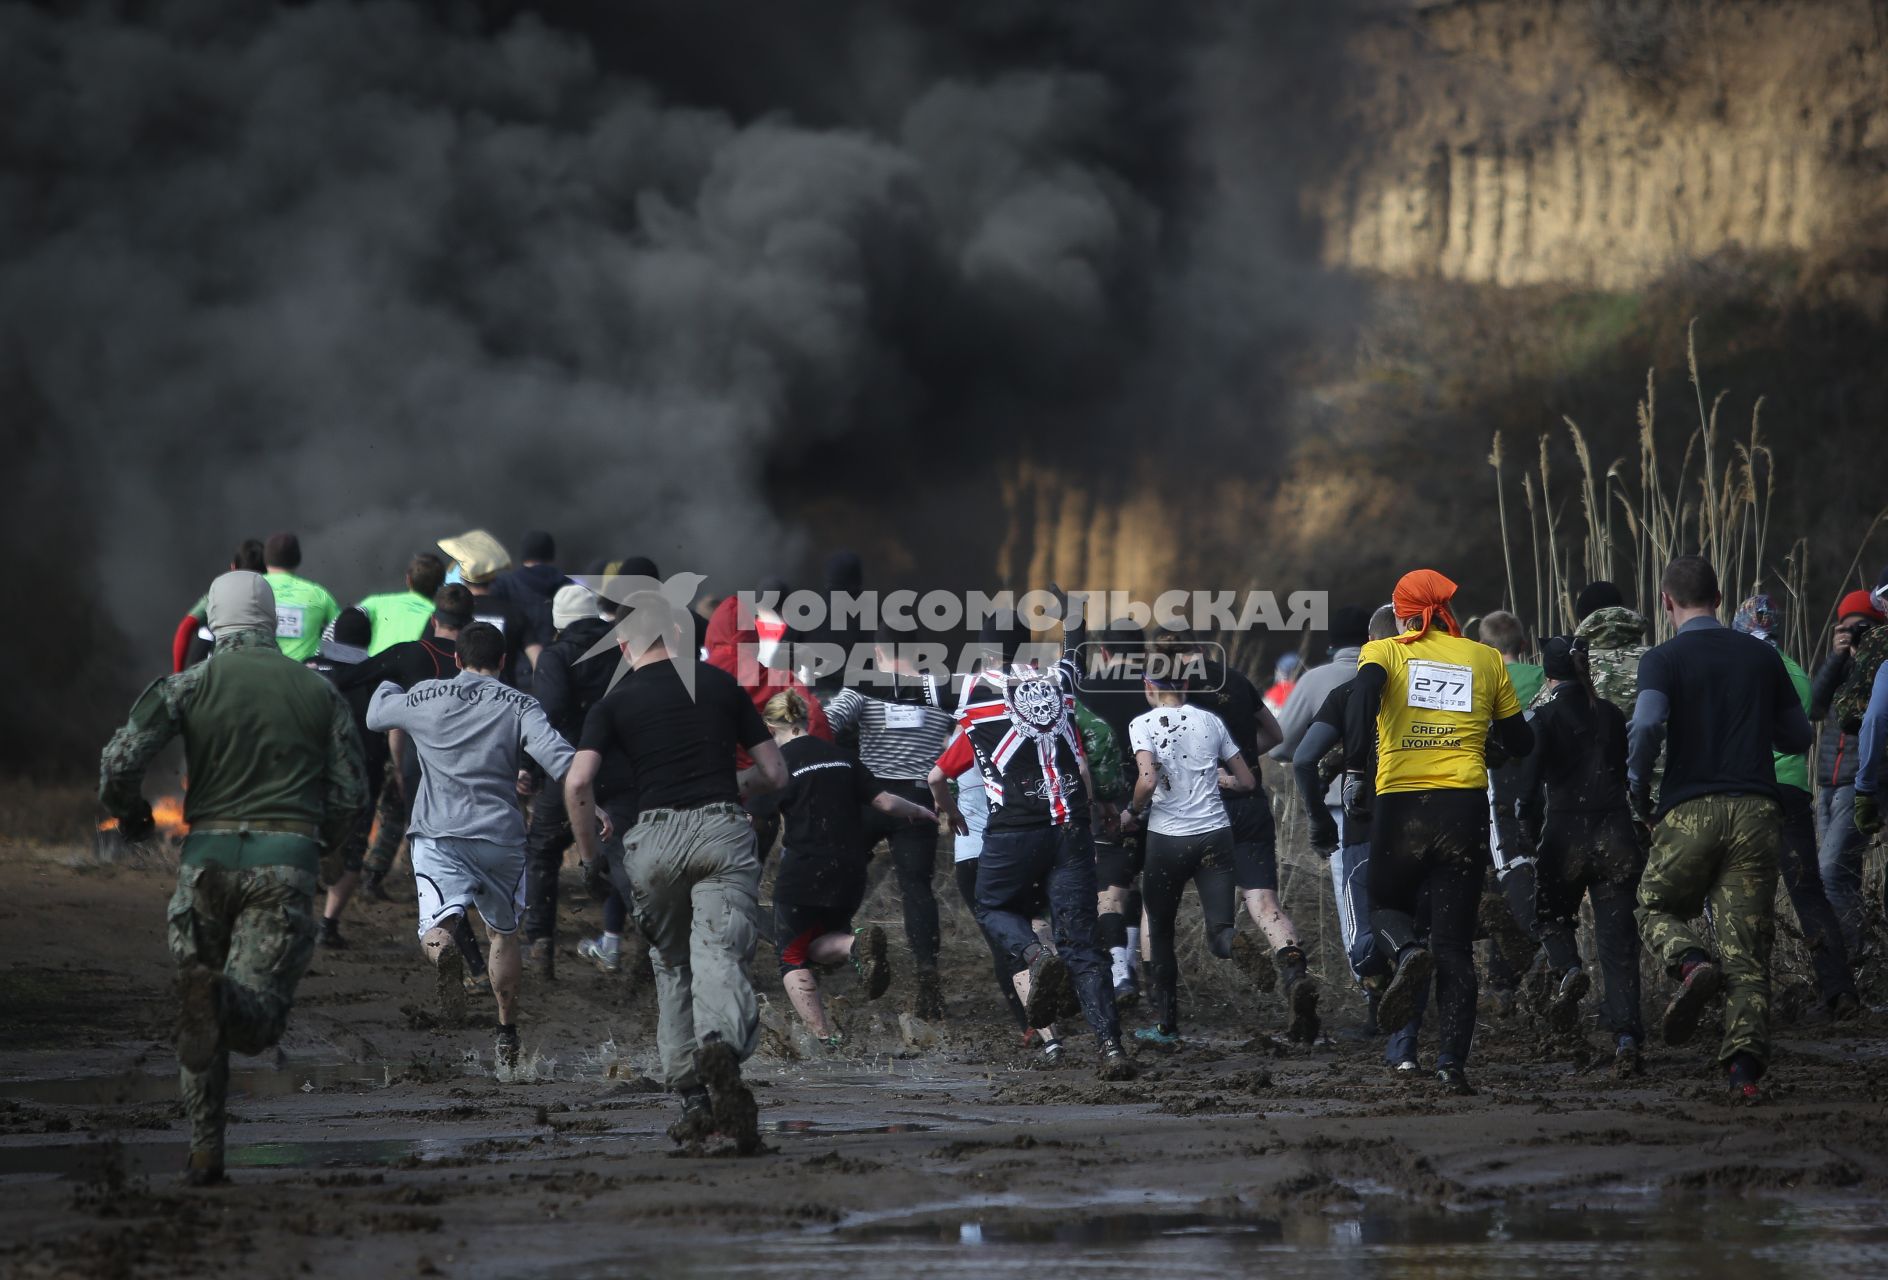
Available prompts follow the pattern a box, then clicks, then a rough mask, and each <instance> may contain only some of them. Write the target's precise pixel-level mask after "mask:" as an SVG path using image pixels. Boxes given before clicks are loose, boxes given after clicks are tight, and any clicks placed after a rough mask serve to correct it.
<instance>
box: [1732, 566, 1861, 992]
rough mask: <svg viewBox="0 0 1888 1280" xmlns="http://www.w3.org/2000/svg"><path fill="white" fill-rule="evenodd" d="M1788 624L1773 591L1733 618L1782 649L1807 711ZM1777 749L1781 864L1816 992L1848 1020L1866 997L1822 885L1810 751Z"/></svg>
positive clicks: (1803, 676) (1738, 626) (1805, 683)
mask: <svg viewBox="0 0 1888 1280" xmlns="http://www.w3.org/2000/svg"><path fill="white" fill-rule="evenodd" d="M1782 625H1783V615H1782V611H1781V610H1780V609H1778V608H1777V606H1776V604H1775V603H1774V602H1773V601H1772V600H1771V598H1770V597H1769V596H1767V595H1754V596H1752V597H1750V599H1748V600H1746V601H1744V602H1743V603H1742V604H1740V605H1738V606H1737V612H1736V614H1734V615H1733V616H1732V618H1731V629H1732V630H1733V631H1737V632H1740V633H1742V634H1743V635H1747V636H1755V637H1756V638H1757V639H1759V640H1762V641H1764V642H1765V643H1766V644H1768V645H1769V646H1770V647H1771V648H1772V649H1775V650H1776V654H1777V657H1779V658H1781V659H1782V660H1783V669H1784V670H1785V671H1787V672H1788V673H1789V676H1790V686H1791V688H1793V689H1795V690H1796V698H1797V701H1798V702H1800V703H1802V705H1803V712H1804V714H1805V715H1807V714H1808V712H1809V709H1810V688H1809V676H1808V674H1807V673H1806V672H1805V671H1804V670H1803V669H1802V668H1801V667H1800V666H1798V665H1797V664H1796V661H1795V659H1793V658H1791V657H1790V655H1789V654H1787V653H1785V652H1783V649H1782V646H1780V645H1778V644H1777V631H1778V630H1779V629H1780V628H1781V627H1782ZM1774 754H1775V757H1776V770H1777V799H1778V801H1779V803H1780V805H1781V807H1782V812H1783V844H1782V846H1781V847H1780V848H1779V849H1778V850H1777V870H1778V871H1779V872H1780V873H1781V875H1782V877H1783V888H1784V889H1785V890H1786V891H1787V892H1788V893H1789V895H1790V906H1791V908H1792V909H1794V910H1795V912H1796V922H1797V924H1798V926H1800V927H1801V929H1802V931H1803V945H1804V946H1805V947H1806V948H1808V950H1809V961H1810V964H1811V966H1812V967H1813V968H1814V969H1815V971H1816V994H1817V995H1818V996H1820V997H1821V999H1822V1007H1823V1009H1824V1010H1825V1011H1826V1012H1828V1014H1829V1015H1830V1016H1831V1017H1833V1018H1835V1019H1836V1021H1838V1022H1846V1021H1848V1020H1849V1019H1850V1018H1853V1017H1855V1016H1857V1015H1858V1014H1860V1013H1861V1012H1862V1002H1861V998H1860V997H1859V996H1858V995H1857V993H1856V990H1855V972H1854V970H1852V969H1851V968H1850V967H1849V950H1848V946H1847V944H1845V943H1844V942H1843V940H1842V923H1841V921H1839V920H1838V919H1837V918H1836V913H1835V908H1834V907H1832V906H1830V905H1829V896H1828V894H1827V893H1825V892H1824V890H1823V887H1822V869H1821V866H1820V865H1819V864H1818V862H1817V859H1816V801H1815V798H1814V797H1813V796H1811V795H1810V793H1809V756H1808V755H1806V754H1803V753H1800V752H1799V753H1795V754H1790V753H1786V752H1782V751H1778V752H1775V753H1774Z"/></svg>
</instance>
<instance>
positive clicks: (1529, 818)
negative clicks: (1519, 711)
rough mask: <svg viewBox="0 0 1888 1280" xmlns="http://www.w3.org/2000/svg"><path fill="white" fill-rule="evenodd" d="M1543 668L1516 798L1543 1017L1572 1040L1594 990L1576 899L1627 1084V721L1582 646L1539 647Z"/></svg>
mask: <svg viewBox="0 0 1888 1280" xmlns="http://www.w3.org/2000/svg"><path fill="white" fill-rule="evenodd" d="M1541 667H1542V672H1543V674H1544V676H1545V678H1546V680H1547V687H1548V690H1549V695H1550V696H1549V697H1548V700H1547V702H1546V703H1545V704H1543V705H1542V706H1540V707H1539V708H1537V709H1536V710H1535V711H1534V713H1533V717H1532V719H1531V720H1530V721H1529V723H1530V725H1531V726H1532V728H1533V730H1534V750H1533V752H1532V753H1531V754H1530V755H1529V756H1528V757H1527V759H1525V760H1523V761H1522V762H1521V773H1520V776H1519V777H1518V778H1517V779H1516V780H1515V788H1514V790H1515V797H1516V799H1515V805H1516V809H1515V814H1516V818H1517V820H1518V821H1520V822H1521V823H1522V824H1524V825H1525V826H1526V827H1527V829H1528V835H1529V838H1530V841H1531V843H1532V845H1533V846H1534V847H1535V848H1536V849H1537V850H1538V859H1539V861H1538V865H1537V867H1536V874H1537V876H1538V885H1537V888H1538V903H1539V906H1538V910H1539V915H1540V935H1541V941H1542V943H1543V944H1544V945H1545V946H1546V949H1547V963H1548V966H1549V972H1550V974H1551V976H1552V978H1553V979H1554V986H1553V992H1552V997H1551V1003H1550V1004H1549V1005H1548V1007H1547V1017H1548V1021H1549V1023H1550V1024H1551V1025H1552V1026H1553V1027H1554V1028H1555V1029H1556V1030H1558V1031H1561V1032H1563V1033H1565V1032H1571V1031H1573V1030H1575V1029H1576V1028H1577V1027H1578V1025H1579V1017H1580V1001H1581V1000H1582V999H1584V998H1585V997H1586V993H1587V991H1588V989H1589V988H1590V987H1591V985H1592V979H1591V978H1590V977H1589V976H1588V974H1587V972H1586V967H1585V965H1584V964H1583V963H1582V962H1581V959H1580V950H1579V945H1578V940H1577V937H1576V934H1577V933H1578V930H1579V926H1580V900H1581V899H1582V898H1583V897H1584V898H1587V899H1589V900H1590V901H1591V902H1592V904H1593V932H1594V935H1595V937H1596V939H1597V941H1598V945H1599V959H1600V973H1601V976H1602V977H1603V978H1604V980H1605V984H1606V986H1605V990H1604V992H1603V994H1602V1003H1601V1010H1600V1024H1601V1025H1602V1026H1603V1027H1605V1028H1606V1030H1607V1031H1609V1032H1611V1033H1612V1036H1613V1069H1614V1073H1615V1074H1616V1075H1619V1076H1621V1077H1625V1076H1634V1075H1637V1074H1639V1070H1640V1062H1641V1058H1640V1046H1641V1045H1642V1044H1643V1043H1644V1042H1645V1028H1644V1026H1643V1025H1642V1024H1641V1020H1640V1017H1639V925H1638V922H1637V921H1636V920H1635V919H1634V918H1633V895H1634V893H1635V892H1636V891H1637V889H1638V887H1639V875H1640V873H1641V872H1642V871H1643V870H1644V869H1645V850H1644V847H1643V845H1642V844H1641V842H1640V834H1639V831H1638V829H1637V828H1636V827H1635V826H1634V825H1633V821H1632V810H1631V808H1630V807H1629V806H1628V804H1627V802H1626V718H1625V717H1624V716H1623V715H1621V714H1620V713H1619V708H1618V707H1615V706H1614V705H1613V704H1612V703H1610V702H1608V701H1606V699H1604V698H1602V697H1600V696H1599V694H1598V693H1597V692H1596V691H1595V690H1594V688H1593V676H1592V673H1591V671H1590V670H1589V668H1588V667H1587V654H1586V645H1585V643H1584V642H1583V641H1581V640H1579V639H1577V638H1575V637H1573V636H1555V637H1553V638H1551V639H1549V640H1548V641H1546V642H1545V643H1544V644H1543V645H1542V646H1541Z"/></svg>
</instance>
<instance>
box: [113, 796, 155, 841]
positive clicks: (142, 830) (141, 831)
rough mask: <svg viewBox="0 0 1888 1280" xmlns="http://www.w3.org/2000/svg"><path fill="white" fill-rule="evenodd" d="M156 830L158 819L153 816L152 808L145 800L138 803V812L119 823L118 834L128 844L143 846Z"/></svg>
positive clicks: (120, 820)
mask: <svg viewBox="0 0 1888 1280" xmlns="http://www.w3.org/2000/svg"><path fill="white" fill-rule="evenodd" d="M156 830H157V819H155V818H153V817H152V816H151V806H150V805H149V804H148V803H146V802H145V801H143V800H140V801H138V808H137V812H135V813H133V814H132V815H131V816H130V817H128V818H121V819H119V821H118V834H119V835H120V836H122V837H123V838H124V841H125V843H126V844H142V843H144V842H145V841H146V840H149V839H150V838H151V834H152V833H153V832H154V831H156Z"/></svg>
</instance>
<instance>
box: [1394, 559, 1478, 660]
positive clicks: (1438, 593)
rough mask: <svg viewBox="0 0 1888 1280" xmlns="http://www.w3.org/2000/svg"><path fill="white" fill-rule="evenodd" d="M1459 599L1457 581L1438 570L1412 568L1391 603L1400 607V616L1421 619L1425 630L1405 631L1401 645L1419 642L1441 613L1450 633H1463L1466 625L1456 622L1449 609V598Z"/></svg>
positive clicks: (1401, 636)
mask: <svg viewBox="0 0 1888 1280" xmlns="http://www.w3.org/2000/svg"><path fill="white" fill-rule="evenodd" d="M1453 599H1455V584H1454V583H1453V582H1450V581H1449V580H1448V579H1447V578H1445V577H1443V576H1442V575H1441V574H1439V573H1437V572H1436V571H1435V570H1434V569H1412V570H1410V571H1409V572H1408V573H1406V574H1404V575H1403V576H1402V577H1401V578H1399V579H1398V580H1397V583H1396V590H1395V591H1392V592H1391V593H1390V605H1391V607H1392V608H1394V609H1395V610H1396V616H1397V617H1398V618H1421V619H1422V620H1423V625H1422V629H1421V630H1419V631H1409V632H1405V633H1404V634H1403V635H1400V636H1397V637H1396V642H1397V643H1398V644H1415V643H1416V641H1417V640H1418V639H1420V638H1421V637H1422V636H1423V635H1424V634H1425V633H1427V632H1428V630H1429V628H1431V627H1433V626H1434V625H1435V624H1436V617H1437V616H1438V615H1440V616H1441V618H1442V622H1443V625H1445V626H1446V627H1448V629H1449V634H1450V635H1452V636H1459V635H1461V634H1462V628H1461V627H1460V626H1458V625H1457V624H1456V621H1455V615H1454V614H1452V613H1450V612H1449V601H1451V600H1453Z"/></svg>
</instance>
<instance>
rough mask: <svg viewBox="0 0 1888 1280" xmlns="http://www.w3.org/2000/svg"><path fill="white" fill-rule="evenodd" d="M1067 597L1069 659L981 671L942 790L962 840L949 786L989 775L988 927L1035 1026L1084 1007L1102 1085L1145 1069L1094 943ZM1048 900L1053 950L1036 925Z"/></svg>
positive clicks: (942, 807)
mask: <svg viewBox="0 0 1888 1280" xmlns="http://www.w3.org/2000/svg"><path fill="white" fill-rule="evenodd" d="M1057 599H1058V602H1059V603H1060V605H1061V615H1062V617H1063V618H1064V619H1065V623H1064V650H1065V651H1064V653H1063V656H1062V659H1061V661H1059V662H1058V663H1057V664H1056V665H1055V666H1054V667H1053V668H1051V669H1049V670H1040V669H1038V668H1036V667H1034V666H1032V665H1027V664H1023V663H1018V664H1015V665H1012V666H1011V667H1009V669H1008V670H1007V671H1005V672H1003V673H1001V674H999V673H998V672H996V671H993V670H986V671H983V672H981V673H980V674H979V675H978V677H977V680H976V681H975V682H974V684H973V685H972V687H971V688H970V689H969V690H968V691H967V693H966V698H967V701H966V705H965V706H964V708H963V711H962V714H961V722H962V723H964V724H966V726H967V728H966V730H965V732H964V733H962V734H960V735H959V736H958V737H956V738H954V739H952V742H951V745H950V747H949V748H948V749H947V750H946V751H945V753H944V755H943V756H942V757H941V758H940V759H939V761H938V767H937V768H936V769H935V770H933V772H932V774H931V777H930V781H931V795H932V797H933V799H934V800H935V801H936V802H937V806H938V809H939V812H942V813H945V814H947V815H948V816H949V817H950V819H951V829H952V830H953V831H956V832H958V833H959V834H961V833H962V832H963V831H964V830H965V829H966V828H965V825H964V821H963V817H962V815H961V814H959V813H957V812H956V809H955V807H954V802H953V798H952V796H951V793H950V789H949V788H948V787H947V786H946V785H944V779H946V778H951V777H957V776H960V775H962V774H964V773H966V772H968V771H969V770H971V769H972V768H975V769H977V770H978V771H979V772H981V773H982V774H983V783H984V790H985V791H986V793H987V794H988V796H989V800H990V821H989V825H988V827H987V828H986V829H985V831H984V837H983V852H982V855H981V856H980V858H979V859H978V867H977V908H978V924H980V925H981V926H982V927H983V931H984V935H985V937H987V938H988V939H989V940H990V942H991V944H992V946H993V947H1000V948H1001V949H1002V950H1003V951H1004V953H1005V954H1006V955H1008V956H1009V958H1010V960H1011V963H1012V965H1014V966H1016V967H1017V968H1018V969H1019V971H1018V972H1017V973H1016V977H1015V979H1014V984H1015V987H1016V994H1017V996H1018V998H1019V999H1021V1000H1022V1002H1023V1006H1024V1009H1025V1010H1026V1012H1027V1016H1028V1019H1029V1022H1030V1024H1031V1025H1032V1026H1038V1027H1040V1026H1047V1025H1049V1024H1050V1023H1053V1022H1054V1021H1055V1020H1056V1018H1058V1017H1063V1016H1072V1015H1073V1014H1074V1013H1075V1012H1076V1011H1077V1010H1078V1009H1079V1010H1080V1012H1081V1013H1082V1015H1083V1017H1084V1018H1086V1019H1087V1021H1088V1025H1089V1028H1090V1029H1091V1030H1092V1031H1093V1032H1094V1033H1095V1040H1096V1044H1097V1047H1098V1049H1099V1051H1100V1056H1101V1075H1102V1078H1103V1079H1108V1080H1121V1079H1127V1078H1130V1077H1131V1076H1132V1075H1133V1074H1134V1068H1133V1064H1132V1063H1131V1062H1130V1061H1129V1060H1128V1056H1127V1051H1126V1050H1125V1049H1123V1048H1122V1046H1121V1025H1120V1020H1119V1017H1118V1016H1117V1014H1116V1012H1115V1007H1114V986H1113V984H1112V983H1111V982H1110V981H1109V980H1108V977H1109V975H1108V965H1107V962H1106V960H1105V958H1104V955H1105V953H1104V952H1103V951H1102V950H1101V947H1100V945H1099V943H1098V942H1097V941H1096V939H1095V902H1096V896H1097V895H1096V889H1095V851H1094V842H1093V839H1092V837H1091V836H1090V834H1089V829H1088V788H1087V787H1086V786H1085V784H1084V782H1083V777H1082V775H1083V773H1084V772H1085V771H1086V770H1085V766H1084V763H1083V760H1082V751H1081V741H1080V738H1079V737H1078V736H1077V734H1076V731H1075V727H1074V722H1073V719H1072V704H1073V702H1074V688H1075V684H1076V680H1077V672H1078V668H1077V665H1076V653H1077V651H1078V650H1079V648H1080V646H1081V623H1080V617H1081V615H1080V611H1079V609H1071V608H1070V607H1069V602H1068V600H1067V599H1066V597H1063V596H1062V595H1061V594H1060V593H1059V592H1058V593H1057ZM1045 900H1046V901H1047V903H1048V905H1049V911H1050V915H1051V918H1052V919H1053V922H1054V925H1055V940H1056V951H1054V952H1051V951H1050V950H1049V949H1048V948H1047V947H1045V946H1043V945H1042V943H1041V942H1040V941H1039V940H1038V939H1037V937H1036V934H1035V930H1034V929H1033V928H1032V926H1031V923H1030V921H1031V918H1032V916H1033V915H1034V914H1035V911H1036V909H1037V905H1038V904H1039V903H1041V902H1043V901H1045Z"/></svg>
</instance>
